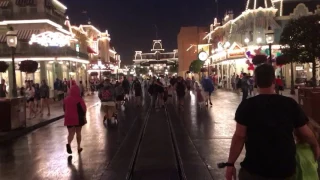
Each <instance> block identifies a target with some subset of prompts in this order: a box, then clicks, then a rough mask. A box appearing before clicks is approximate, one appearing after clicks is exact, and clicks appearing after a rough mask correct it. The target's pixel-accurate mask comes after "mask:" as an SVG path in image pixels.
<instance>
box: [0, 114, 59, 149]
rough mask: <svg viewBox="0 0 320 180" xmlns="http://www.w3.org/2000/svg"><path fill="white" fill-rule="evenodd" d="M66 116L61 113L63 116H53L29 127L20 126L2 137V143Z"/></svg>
mask: <svg viewBox="0 0 320 180" xmlns="http://www.w3.org/2000/svg"><path fill="white" fill-rule="evenodd" d="M62 118H64V115H61V116H58V117H55V118H52V119H50V120H46V121H43V122H40V123H38V124H35V125H33V126H30V127H27V128H23V129H22V128H20V129H16V130H13V131H10V132H9V133H8V134H6V135H4V136H2V137H0V143H5V142H7V141H11V140H14V139H16V138H19V137H21V136H23V135H26V134H28V133H30V132H32V131H34V130H36V129H39V128H41V127H43V126H46V125H48V124H51V123H53V122H55V121H58V120H59V119H62Z"/></svg>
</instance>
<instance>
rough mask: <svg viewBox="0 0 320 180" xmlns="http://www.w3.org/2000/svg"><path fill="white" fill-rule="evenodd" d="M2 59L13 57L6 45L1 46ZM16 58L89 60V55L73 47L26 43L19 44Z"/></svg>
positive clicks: (0, 55)
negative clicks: (72, 58)
mask: <svg viewBox="0 0 320 180" xmlns="http://www.w3.org/2000/svg"><path fill="white" fill-rule="evenodd" d="M0 57H11V49H10V48H9V47H8V46H7V44H6V43H1V44H0ZM16 57H74V58H81V59H84V60H89V56H88V54H87V53H82V52H77V51H76V50H74V49H72V48H71V47H44V46H40V45H29V44H28V43H26V42H20V43H19V44H18V46H17V49H16Z"/></svg>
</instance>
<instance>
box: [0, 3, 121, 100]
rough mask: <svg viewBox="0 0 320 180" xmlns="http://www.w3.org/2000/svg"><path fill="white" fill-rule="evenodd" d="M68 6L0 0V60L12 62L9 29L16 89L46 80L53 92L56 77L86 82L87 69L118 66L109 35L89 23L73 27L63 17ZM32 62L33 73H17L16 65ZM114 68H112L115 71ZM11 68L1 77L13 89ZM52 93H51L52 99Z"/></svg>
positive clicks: (118, 58)
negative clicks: (94, 65) (11, 38)
mask: <svg viewBox="0 0 320 180" xmlns="http://www.w3.org/2000/svg"><path fill="white" fill-rule="evenodd" d="M66 10H67V7H66V6H65V5H63V4H62V3H61V2H60V1H58V0H31V1H14V0H5V1H4V0H1V1H0V15H1V16H0V61H6V62H8V63H10V62H11V49H10V48H9V47H8V46H7V44H6V33H7V31H8V26H11V27H13V29H14V30H16V31H17V38H18V45H17V48H16V54H15V62H16V64H15V69H16V70H15V73H16V81H17V86H18V88H19V87H22V86H24V85H25V81H26V80H33V81H34V82H35V83H40V81H41V80H46V81H47V82H48V84H49V86H50V88H51V90H52V91H53V82H54V81H55V79H56V78H59V79H73V80H76V81H77V82H79V81H87V80H88V78H89V77H90V76H89V75H88V68H90V67H91V66H88V65H89V64H90V63H97V60H98V59H100V60H101V61H102V62H103V63H109V62H110V59H111V61H112V60H113V62H114V64H116V65H115V66H114V67H119V66H120V62H121V61H120V55H118V54H116V53H114V52H111V50H112V49H111V47H110V40H111V38H110V34H109V33H108V31H104V32H101V31H100V30H98V29H97V28H96V27H94V26H93V25H91V23H90V22H89V23H88V24H87V25H80V26H73V25H72V24H71V22H70V20H69V18H68V17H67V16H66V15H65V13H66ZM24 60H34V61H37V62H38V63H39V65H38V67H39V68H38V70H37V71H36V72H35V73H34V74H26V73H22V72H20V71H19V62H21V61H24ZM114 67H113V68H114ZM11 74H12V72H10V68H9V70H8V71H7V72H5V73H0V78H1V79H5V80H6V82H8V86H7V87H8V89H9V88H10V87H12V82H13V81H12V77H11ZM52 95H53V93H52V94H51V96H52Z"/></svg>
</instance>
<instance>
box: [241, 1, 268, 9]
mask: <svg viewBox="0 0 320 180" xmlns="http://www.w3.org/2000/svg"><path fill="white" fill-rule="evenodd" d="M259 7H262V8H270V7H274V4H273V0H247V5H246V10H248V9H258V8H259Z"/></svg>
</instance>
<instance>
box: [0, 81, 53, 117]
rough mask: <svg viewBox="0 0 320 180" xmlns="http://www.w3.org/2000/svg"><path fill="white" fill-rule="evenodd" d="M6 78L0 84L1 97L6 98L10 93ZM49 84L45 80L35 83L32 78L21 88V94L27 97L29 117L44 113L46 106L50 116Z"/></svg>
mask: <svg viewBox="0 0 320 180" xmlns="http://www.w3.org/2000/svg"><path fill="white" fill-rule="evenodd" d="M6 89H7V87H6V84H5V80H4V79H2V80H1V84H0V98H5V97H7V95H8V92H7V90H6ZM49 91H50V90H49V86H48V85H47V83H46V81H45V80H42V81H41V84H38V83H34V82H33V81H32V80H27V81H25V86H24V87H21V88H20V96H24V97H25V98H26V103H27V106H28V108H29V117H28V119H32V118H35V117H36V116H37V115H38V114H40V115H41V116H42V115H43V109H44V107H45V106H46V107H47V109H48V114H47V115H48V116H50V102H49Z"/></svg>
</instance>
